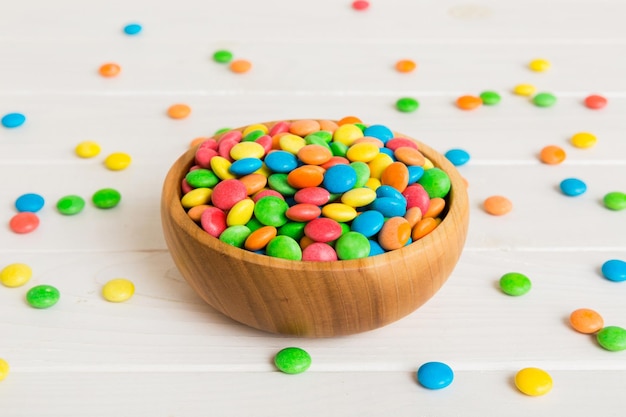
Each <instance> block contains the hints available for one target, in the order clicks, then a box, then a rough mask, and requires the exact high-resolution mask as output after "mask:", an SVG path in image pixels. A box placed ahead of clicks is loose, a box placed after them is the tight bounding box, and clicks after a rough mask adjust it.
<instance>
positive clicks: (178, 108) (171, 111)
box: [167, 104, 191, 119]
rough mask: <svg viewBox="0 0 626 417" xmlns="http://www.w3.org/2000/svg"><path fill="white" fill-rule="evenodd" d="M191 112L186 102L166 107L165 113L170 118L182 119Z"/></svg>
mask: <svg viewBox="0 0 626 417" xmlns="http://www.w3.org/2000/svg"><path fill="white" fill-rule="evenodd" d="M190 113H191V107H189V106H188V105H186V104H174V105H171V106H170V107H169V108H168V109H167V115H168V116H169V117H171V118H172V119H184V118H185V117H187V116H189V114H190Z"/></svg>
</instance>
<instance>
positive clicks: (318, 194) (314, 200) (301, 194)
mask: <svg viewBox="0 0 626 417" xmlns="http://www.w3.org/2000/svg"><path fill="white" fill-rule="evenodd" d="M293 198H294V200H296V203H308V204H315V205H316V206H323V205H324V204H326V203H328V201H329V200H330V192H328V190H327V189H326V188H322V187H308V188H302V189H300V190H298V191H296V193H295V194H294V196H293Z"/></svg>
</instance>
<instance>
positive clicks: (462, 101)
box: [456, 95, 483, 110]
mask: <svg viewBox="0 0 626 417" xmlns="http://www.w3.org/2000/svg"><path fill="white" fill-rule="evenodd" d="M482 104H483V101H482V99H481V98H480V97H476V96H469V95H468V96H461V97H459V98H457V99H456V105H457V107H458V108H459V109H461V110H474V109H476V108H478V107H480V106H482Z"/></svg>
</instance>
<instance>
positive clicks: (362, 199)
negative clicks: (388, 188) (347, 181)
mask: <svg viewBox="0 0 626 417" xmlns="http://www.w3.org/2000/svg"><path fill="white" fill-rule="evenodd" d="M374 200H376V191H374V190H372V189H371V188H367V187H362V188H354V189H352V190H349V191H346V192H345V193H343V195H342V196H341V202H342V203H343V204H346V205H348V206H350V207H363V206H367V205H368V204H369V203H371V202H372V201H374Z"/></svg>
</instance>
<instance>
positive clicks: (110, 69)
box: [98, 62, 122, 78]
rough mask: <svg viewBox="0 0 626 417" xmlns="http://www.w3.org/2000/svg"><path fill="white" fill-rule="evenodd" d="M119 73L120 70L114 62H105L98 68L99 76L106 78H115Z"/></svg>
mask: <svg viewBox="0 0 626 417" xmlns="http://www.w3.org/2000/svg"><path fill="white" fill-rule="evenodd" d="M121 71H122V68H121V67H120V66H119V65H118V64H116V63H114V62H107V63H106V64H102V65H101V66H100V68H98V72H99V73H100V75H101V76H103V77H106V78H111V77H116V76H118V75H119V73H120V72H121Z"/></svg>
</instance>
